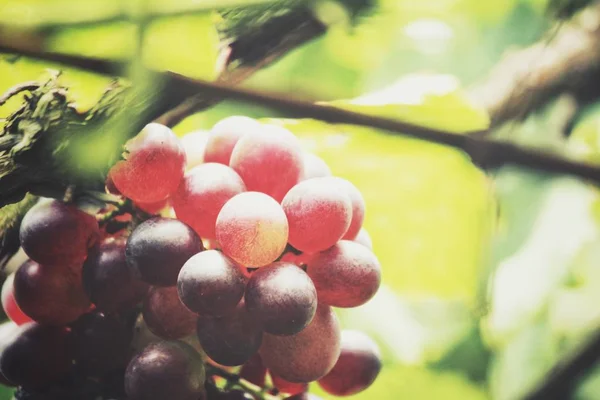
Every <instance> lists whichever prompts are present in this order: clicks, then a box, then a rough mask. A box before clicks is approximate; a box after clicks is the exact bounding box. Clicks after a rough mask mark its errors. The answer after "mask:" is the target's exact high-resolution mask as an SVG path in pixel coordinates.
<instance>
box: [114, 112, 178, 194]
mask: <svg viewBox="0 0 600 400" xmlns="http://www.w3.org/2000/svg"><path fill="white" fill-rule="evenodd" d="M125 149H126V159H125V160H123V161H119V162H117V163H116V164H115V165H114V166H113V167H112V169H111V171H110V174H111V176H112V180H113V182H114V184H115V186H116V187H117V189H118V190H119V191H120V192H121V193H122V194H123V195H124V196H126V197H128V198H130V199H132V200H133V201H135V202H139V203H154V202H157V201H160V200H164V199H166V198H167V197H169V195H170V194H171V193H173V192H174V191H175V190H176V189H177V186H179V182H180V181H181V178H183V173H184V171H185V164H186V157H185V150H184V148H183V145H182V144H181V142H180V140H179V139H178V138H177V136H175V134H174V133H173V131H171V130H170V129H169V128H168V127H166V126H164V125H160V124H156V123H151V124H148V125H146V127H145V128H144V129H143V130H142V131H141V132H140V133H139V134H138V135H137V136H136V137H134V138H132V139H130V140H129V141H128V142H127V143H126V144H125Z"/></svg>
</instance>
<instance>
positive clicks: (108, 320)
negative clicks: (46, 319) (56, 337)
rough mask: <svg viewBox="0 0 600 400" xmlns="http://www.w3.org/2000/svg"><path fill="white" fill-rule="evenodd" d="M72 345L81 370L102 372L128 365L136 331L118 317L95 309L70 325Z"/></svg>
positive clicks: (93, 372)
mask: <svg viewBox="0 0 600 400" xmlns="http://www.w3.org/2000/svg"><path fill="white" fill-rule="evenodd" d="M71 336H72V339H71V346H72V349H73V356H74V359H75V362H76V363H77V369H78V370H80V371H81V370H84V371H86V372H87V373H89V374H102V373H106V372H109V371H111V370H114V369H117V368H119V367H125V366H126V365H127V361H129V360H128V354H127V353H128V350H129V346H130V345H131V340H132V338H133V331H132V330H131V328H130V327H129V326H127V324H125V323H124V322H123V321H121V320H119V319H118V318H117V317H114V316H111V315H105V314H103V313H101V312H92V313H89V314H85V315H83V316H82V317H81V318H79V319H78V320H77V321H75V322H74V323H73V324H72V325H71Z"/></svg>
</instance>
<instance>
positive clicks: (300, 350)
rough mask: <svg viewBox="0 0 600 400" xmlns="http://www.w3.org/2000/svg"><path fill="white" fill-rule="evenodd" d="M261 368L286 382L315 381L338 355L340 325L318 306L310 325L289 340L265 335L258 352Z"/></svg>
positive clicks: (334, 317)
mask: <svg viewBox="0 0 600 400" xmlns="http://www.w3.org/2000/svg"><path fill="white" fill-rule="evenodd" d="M259 352H260V356H261V357H262V359H263V362H264V364H265V366H266V367H267V368H268V369H269V371H272V372H273V373H275V374H276V375H279V376H280V377H281V378H283V379H285V380H286V381H289V382H294V383H302V382H312V381H316V380H318V379H320V378H322V377H323V376H325V375H327V373H329V371H331V369H332V368H333V366H334V365H335V362H336V361H337V359H338V357H339V355H340V325H339V322H338V320H337V317H336V316H335V313H334V312H333V310H332V309H331V308H330V307H328V306H326V305H322V304H320V305H319V307H317V313H316V314H315V317H314V318H313V320H312V322H311V323H310V325H308V326H307V327H306V328H305V329H304V330H303V331H301V332H300V333H298V334H296V335H292V336H276V335H270V334H268V333H265V334H264V336H263V342H262V346H261V348H260V350H259Z"/></svg>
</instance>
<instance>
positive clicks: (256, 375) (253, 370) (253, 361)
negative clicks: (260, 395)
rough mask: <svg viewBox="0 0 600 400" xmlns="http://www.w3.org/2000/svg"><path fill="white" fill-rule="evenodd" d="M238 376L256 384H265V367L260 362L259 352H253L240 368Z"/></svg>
mask: <svg viewBox="0 0 600 400" xmlns="http://www.w3.org/2000/svg"><path fill="white" fill-rule="evenodd" d="M240 378H242V379H245V380H247V381H248V382H250V383H253V384H255V385H256V386H260V387H263V386H265V381H266V378H267V367H265V366H264V365H263V363H262V359H261V358H260V354H258V353H256V354H254V355H253V356H252V357H251V358H250V359H249V360H248V361H246V362H245V363H244V365H242V368H241V369H240Z"/></svg>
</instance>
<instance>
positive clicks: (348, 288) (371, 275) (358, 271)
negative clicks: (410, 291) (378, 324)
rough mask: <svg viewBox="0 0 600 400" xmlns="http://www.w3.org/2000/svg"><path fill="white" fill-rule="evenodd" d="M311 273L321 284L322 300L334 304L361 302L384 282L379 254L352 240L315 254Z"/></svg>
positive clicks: (335, 305) (317, 282) (370, 296)
mask: <svg viewBox="0 0 600 400" xmlns="http://www.w3.org/2000/svg"><path fill="white" fill-rule="evenodd" d="M307 273H308V276H310V277H311V278H312V280H313V282H314V284H315V287H316V288H317V294H318V296H319V303H323V304H328V305H330V306H334V307H357V306H360V305H362V304H364V303H366V302H367V301H369V300H370V299H371V298H372V297H373V296H374V295H375V293H377V290H378V289H379V285H380V284H381V267H380V265H379V261H378V260H377V257H375V255H374V254H373V253H372V252H371V250H369V249H368V248H366V247H365V246H363V245H361V244H359V243H355V242H351V241H348V240H342V241H340V242H338V243H337V244H336V245H335V246H333V247H331V248H330V249H327V250H325V251H323V252H321V253H319V254H317V255H316V256H315V257H313V258H312V259H311V260H310V261H309V263H308V269H307Z"/></svg>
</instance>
